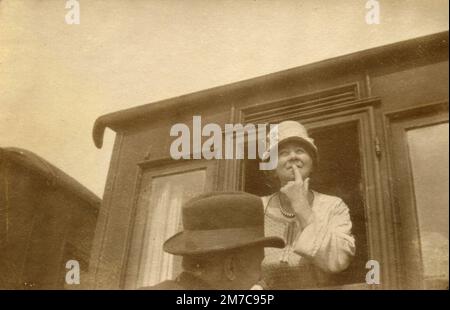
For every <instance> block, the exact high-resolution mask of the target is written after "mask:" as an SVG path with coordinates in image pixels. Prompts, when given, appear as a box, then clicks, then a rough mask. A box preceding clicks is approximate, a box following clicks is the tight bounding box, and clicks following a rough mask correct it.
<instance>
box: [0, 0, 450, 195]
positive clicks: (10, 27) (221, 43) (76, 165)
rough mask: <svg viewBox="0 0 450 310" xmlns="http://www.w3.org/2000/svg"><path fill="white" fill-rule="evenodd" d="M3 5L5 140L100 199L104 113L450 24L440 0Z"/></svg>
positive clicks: (108, 146) (0, 77) (0, 79)
mask: <svg viewBox="0 0 450 310" xmlns="http://www.w3.org/2000/svg"><path fill="white" fill-rule="evenodd" d="M78 2H79V4H80V24H67V23H66V20H65V16H66V14H67V13H68V11H69V10H68V9H66V8H65V4H66V0H0V147H11V146H14V147H20V148H24V149H27V150H29V151H32V152H34V153H36V154H38V155H39V156H41V157H43V158H45V159H46V160H48V161H49V162H51V163H52V164H53V165H55V166H57V167H58V168H60V169H62V170H63V171H65V172H66V173H68V174H69V175H71V176H72V177H74V178H75V179H76V180H78V181H79V182H80V183H81V184H83V185H84V186H86V187H87V188H89V189H90V190H92V191H93V192H94V193H95V194H97V195H98V196H99V197H102V195H103V190H104V186H105V181H106V177H107V172H108V169H109V162H110V158H111V152H112V146H113V143H114V138H115V134H114V132H112V131H110V130H108V131H107V132H106V135H105V140H104V146H103V148H102V149H100V150H99V149H97V148H96V147H95V146H94V143H93V141H92V134H91V133H92V127H93V124H94V121H95V119H96V118H98V117H99V116H101V115H103V114H106V113H109V112H114V111H118V110H121V109H125V108H130V107H134V106H139V105H143V104H147V103H150V102H154V101H158V100H161V99H166V98H171V97H176V96H179V95H182V94H186V93H191V92H195V91H199V90H203V89H206V88H211V87H215V86H220V85H224V84H228V83H232V82H237V81H241V80H245V79H249V78H253V77H257V76H260V75H265V74H269V73H273V72H277V71H281V70H285V69H289V68H293V67H298V66H301V65H305V64H308V63H312V62H317V61H320V60H324V59H328V58H332V57H336V56H340V55H345V54H349V53H352V52H356V51H360V50H365V49H368V48H372V47H377V46H381V45H386V44H390V43H394V42H398V41H403V40H407V39H411V38H415V37H420V36H424V35H428V34H432V33H437V32H441V31H446V30H448V19H449V16H448V9H449V8H448V1H447V0H395V1H393V0H379V1H378V3H379V5H380V23H379V24H371V25H369V24H367V23H366V20H365V16H366V13H367V9H366V8H365V5H366V2H367V1H366V0H342V1H328V0H327V1H324V0H283V1H277V0H272V1H260V0H239V1H237V0H236V1H221V0H214V1H207V0H183V1H181V0H171V1H163V0H154V1H152V0H104V1H101V0H78Z"/></svg>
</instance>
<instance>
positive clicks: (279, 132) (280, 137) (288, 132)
mask: <svg viewBox="0 0 450 310" xmlns="http://www.w3.org/2000/svg"><path fill="white" fill-rule="evenodd" d="M270 137H272V140H273V141H275V143H272V144H270ZM292 140H297V141H299V142H301V143H304V144H306V145H307V146H308V147H309V148H310V150H311V151H312V153H313V154H311V155H312V156H313V157H314V158H317V146H316V145H315V144H314V139H313V138H311V137H310V136H309V135H308V131H307V130H306V128H305V126H303V125H302V124H300V123H299V122H296V121H284V122H281V123H279V124H277V125H275V126H274V127H273V128H272V129H271V130H270V132H269V134H268V135H267V144H266V145H267V148H266V151H265V152H264V155H263V157H262V159H263V160H266V159H268V158H269V155H270V150H271V149H272V148H273V147H274V146H275V145H278V146H279V145H280V144H281V143H285V142H287V141H292Z"/></svg>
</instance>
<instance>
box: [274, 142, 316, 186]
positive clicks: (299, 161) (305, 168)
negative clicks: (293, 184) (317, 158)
mask: <svg viewBox="0 0 450 310" xmlns="http://www.w3.org/2000/svg"><path fill="white" fill-rule="evenodd" d="M293 165H296V166H297V167H298V169H299V171H300V174H301V175H302V178H303V180H305V179H306V178H308V177H309V176H310V174H311V171H312V168H313V160H312V157H311V156H310V155H309V153H308V152H307V151H306V149H305V148H304V147H303V146H302V143H300V142H298V141H287V142H285V143H282V144H281V145H279V147H278V166H277V169H276V173H277V176H278V179H279V180H280V182H281V185H282V186H283V185H284V184H286V183H287V182H289V181H293V180H294V179H295V178H294V170H293V169H292V166H293Z"/></svg>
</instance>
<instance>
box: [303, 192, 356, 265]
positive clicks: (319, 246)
mask: <svg viewBox="0 0 450 310" xmlns="http://www.w3.org/2000/svg"><path fill="white" fill-rule="evenodd" d="M323 207H324V209H322V210H320V211H317V212H316V211H313V215H312V218H311V220H310V222H309V225H307V226H306V227H305V228H304V229H303V231H302V232H301V234H300V236H299V237H298V239H297V240H296V242H295V243H294V251H295V252H296V253H297V254H299V255H301V256H304V257H307V258H309V259H311V260H312V262H313V263H314V265H316V266H318V267H319V268H320V269H322V270H323V271H326V272H332V273H334V272H340V271H343V270H345V269H346V268H347V267H348V265H349V264H350V260H351V258H352V256H354V255H355V239H354V237H353V236H352V234H351V229H352V222H351V221H350V215H349V210H348V207H347V206H346V205H345V203H344V202H343V201H342V200H341V199H338V200H337V201H336V202H335V203H334V204H333V205H332V206H323Z"/></svg>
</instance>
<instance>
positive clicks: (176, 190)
mask: <svg viewBox="0 0 450 310" xmlns="http://www.w3.org/2000/svg"><path fill="white" fill-rule="evenodd" d="M205 177H206V171H205V170H197V171H190V172H184V173H179V174H172V175H168V176H161V177H155V178H153V179H152V182H151V186H152V189H151V197H150V202H149V204H148V208H149V210H150V211H149V212H148V219H147V228H146V238H145V240H147V242H146V244H145V250H144V255H143V259H144V260H145V261H143V263H142V264H143V272H144V277H143V281H144V282H143V283H141V286H149V285H154V284H157V283H159V282H161V281H163V280H167V279H171V278H172V275H173V274H174V273H176V271H177V270H174V268H177V267H176V266H174V265H175V264H174V256H173V255H170V254H168V253H165V252H164V251H163V248H162V246H163V243H164V241H165V240H167V239H168V238H170V237H171V236H172V235H174V234H175V233H176V232H178V231H180V230H181V229H182V223H181V205H182V204H183V203H185V202H186V201H187V200H189V199H191V198H193V197H194V196H197V195H198V194H200V193H202V192H203V191H204V187H205ZM177 263H178V264H179V261H177Z"/></svg>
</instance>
